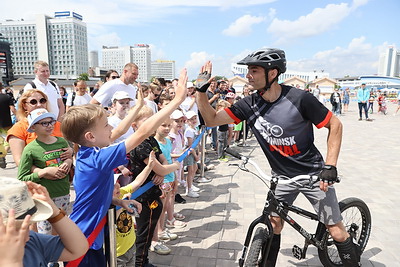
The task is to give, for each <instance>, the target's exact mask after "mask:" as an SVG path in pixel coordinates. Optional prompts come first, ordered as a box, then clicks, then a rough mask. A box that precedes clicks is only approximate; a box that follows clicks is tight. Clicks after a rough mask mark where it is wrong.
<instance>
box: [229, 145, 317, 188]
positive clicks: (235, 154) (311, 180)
mask: <svg viewBox="0 0 400 267" xmlns="http://www.w3.org/2000/svg"><path fill="white" fill-rule="evenodd" d="M225 152H226V153H228V154H229V155H231V156H233V157H235V158H237V159H240V160H242V162H243V163H242V166H239V168H240V169H241V170H244V171H247V172H251V171H250V170H248V169H247V168H245V165H246V164H247V163H250V164H251V165H252V166H253V167H254V168H255V169H256V170H257V172H258V173H259V175H256V176H257V177H258V178H260V180H261V181H262V182H263V183H264V184H265V185H267V186H268V182H271V181H272V180H273V178H272V177H271V176H269V175H267V174H265V173H264V172H263V170H261V168H260V167H259V166H258V164H257V163H256V162H255V161H253V160H251V159H249V158H248V157H245V156H243V155H241V154H240V153H238V152H236V151H233V150H232V149H230V148H226V149H225ZM253 174H254V173H253ZM275 178H276V179H274V180H273V182H274V183H278V181H279V184H290V183H296V184H298V185H300V186H308V187H311V186H312V184H314V183H315V182H317V181H319V178H318V176H317V175H313V176H310V175H298V176H295V177H292V178H290V177H286V176H278V177H275ZM305 179H307V180H309V183H308V185H304V184H300V183H298V182H297V181H299V180H305Z"/></svg>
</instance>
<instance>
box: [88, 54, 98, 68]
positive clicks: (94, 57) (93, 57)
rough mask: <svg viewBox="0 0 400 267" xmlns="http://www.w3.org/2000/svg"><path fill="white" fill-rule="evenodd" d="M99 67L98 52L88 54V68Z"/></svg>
mask: <svg viewBox="0 0 400 267" xmlns="http://www.w3.org/2000/svg"><path fill="white" fill-rule="evenodd" d="M98 66H99V52H98V51H97V50H92V51H90V52H89V67H90V68H96V67H98Z"/></svg>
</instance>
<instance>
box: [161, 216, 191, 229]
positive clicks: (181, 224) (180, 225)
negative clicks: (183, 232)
mask: <svg viewBox="0 0 400 267" xmlns="http://www.w3.org/2000/svg"><path fill="white" fill-rule="evenodd" d="M186 225H187V223H185V222H181V221H177V220H176V219H175V218H173V219H172V220H166V223H165V226H166V227H167V228H183V227H185V226H186Z"/></svg>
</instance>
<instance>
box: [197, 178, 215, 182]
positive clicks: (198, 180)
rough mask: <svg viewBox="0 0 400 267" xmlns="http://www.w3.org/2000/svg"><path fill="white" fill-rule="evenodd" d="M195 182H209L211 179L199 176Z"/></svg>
mask: <svg viewBox="0 0 400 267" xmlns="http://www.w3.org/2000/svg"><path fill="white" fill-rule="evenodd" d="M196 182H198V183H209V182H211V179H207V178H206V177H201V178H199V179H197V180H196Z"/></svg>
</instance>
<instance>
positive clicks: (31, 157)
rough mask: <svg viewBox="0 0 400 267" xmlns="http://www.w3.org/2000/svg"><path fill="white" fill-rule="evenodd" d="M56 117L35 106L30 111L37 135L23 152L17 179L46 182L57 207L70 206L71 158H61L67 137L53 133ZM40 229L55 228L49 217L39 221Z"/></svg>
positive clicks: (32, 127)
mask: <svg viewBox="0 0 400 267" xmlns="http://www.w3.org/2000/svg"><path fill="white" fill-rule="evenodd" d="M56 119H57V118H56V116H55V115H54V114H53V113H50V112H48V111H47V110H46V109H42V108H40V109H35V110H33V111H32V112H31V113H30V114H29V115H28V123H29V126H28V132H35V133H36V135H37V138H36V139H35V140H34V141H32V142H31V143H29V144H28V145H27V146H26V147H25V148H24V151H23V152H22V157H21V162H20V165H19V167H18V179H19V180H21V181H32V182H35V183H38V184H41V185H43V186H44V187H46V189H47V190H48V191H49V194H50V197H51V198H52V200H53V201H54V203H56V205H57V207H59V208H62V209H63V210H67V209H68V206H69V203H70V195H69V188H70V184H69V174H68V173H69V170H70V168H71V166H72V159H67V160H65V161H62V160H61V158H60V154H61V153H63V152H64V151H63V148H67V147H68V143H67V141H66V140H65V139H64V138H61V137H55V136H52V135H51V134H52V133H53V129H54V124H55V122H56ZM38 231H39V233H43V234H52V232H53V231H52V227H51V224H50V223H49V222H48V221H43V222H39V223H38ZM53 234H55V233H53Z"/></svg>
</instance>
